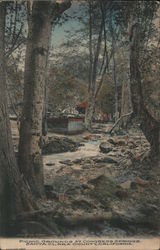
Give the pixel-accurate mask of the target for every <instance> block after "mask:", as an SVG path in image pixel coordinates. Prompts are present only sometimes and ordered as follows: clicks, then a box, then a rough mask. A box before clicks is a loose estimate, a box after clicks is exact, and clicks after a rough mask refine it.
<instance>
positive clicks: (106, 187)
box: [88, 174, 117, 206]
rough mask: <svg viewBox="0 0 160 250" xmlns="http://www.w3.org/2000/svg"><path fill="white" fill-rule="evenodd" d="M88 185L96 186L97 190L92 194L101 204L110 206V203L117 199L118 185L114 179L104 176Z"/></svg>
mask: <svg viewBox="0 0 160 250" xmlns="http://www.w3.org/2000/svg"><path fill="white" fill-rule="evenodd" d="M88 183H91V184H92V185H94V187H95V188H94V190H92V191H91V193H92V195H93V196H94V197H95V198H96V199H97V200H98V201H100V202H101V204H103V205H105V206H106V205H107V206H109V202H110V201H113V200H114V199H116V195H115V193H116V191H117V185H116V183H115V181H114V180H113V179H112V178H109V177H107V176H105V175H104V174H102V175H99V176H98V177H96V178H94V179H92V180H90V181H89V182H88Z"/></svg>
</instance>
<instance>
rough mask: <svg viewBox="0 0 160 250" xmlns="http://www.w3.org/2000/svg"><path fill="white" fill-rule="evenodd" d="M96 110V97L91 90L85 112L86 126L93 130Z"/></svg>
mask: <svg viewBox="0 0 160 250" xmlns="http://www.w3.org/2000/svg"><path fill="white" fill-rule="evenodd" d="M94 110H95V97H94V94H92V93H91V91H90V93H89V98H88V108H87V109H86V113H85V126H86V129H87V130H88V131H91V130H92V120H93V115H94Z"/></svg>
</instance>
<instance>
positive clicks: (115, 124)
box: [109, 111, 133, 134]
mask: <svg viewBox="0 0 160 250" xmlns="http://www.w3.org/2000/svg"><path fill="white" fill-rule="evenodd" d="M132 113H133V111H131V112H130V113H127V114H124V115H122V116H121V117H120V118H119V119H118V120H117V121H116V122H115V123H114V125H113V126H112V128H111V130H110V131H109V133H110V134H111V133H112V131H113V129H114V128H115V127H116V126H117V125H118V123H119V122H120V121H121V120H122V118H124V117H126V116H129V115H131V114H132Z"/></svg>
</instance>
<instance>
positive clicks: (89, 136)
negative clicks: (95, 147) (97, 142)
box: [83, 134, 92, 140]
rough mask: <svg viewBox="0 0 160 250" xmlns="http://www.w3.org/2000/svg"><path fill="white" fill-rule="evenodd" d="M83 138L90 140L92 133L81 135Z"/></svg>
mask: <svg viewBox="0 0 160 250" xmlns="http://www.w3.org/2000/svg"><path fill="white" fill-rule="evenodd" d="M83 139H85V140H91V139H92V135H91V134H90V135H86V136H84V137H83Z"/></svg>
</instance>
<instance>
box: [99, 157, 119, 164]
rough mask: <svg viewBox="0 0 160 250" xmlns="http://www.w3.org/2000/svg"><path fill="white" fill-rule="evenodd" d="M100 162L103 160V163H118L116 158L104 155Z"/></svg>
mask: <svg viewBox="0 0 160 250" xmlns="http://www.w3.org/2000/svg"><path fill="white" fill-rule="evenodd" d="M102 162H105V163H114V164H116V163H118V162H117V160H116V159H114V158H113V157H112V158H111V157H104V158H102Z"/></svg>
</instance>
